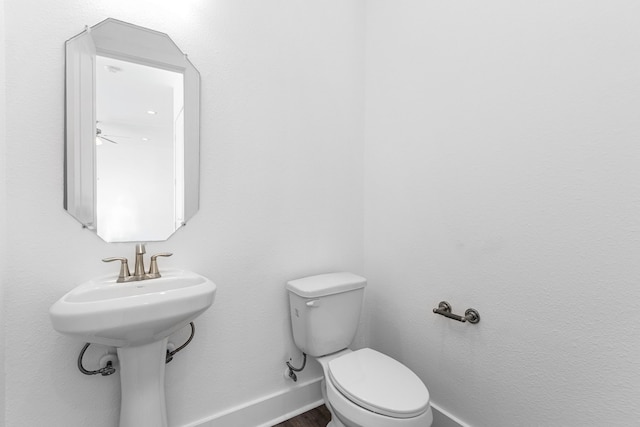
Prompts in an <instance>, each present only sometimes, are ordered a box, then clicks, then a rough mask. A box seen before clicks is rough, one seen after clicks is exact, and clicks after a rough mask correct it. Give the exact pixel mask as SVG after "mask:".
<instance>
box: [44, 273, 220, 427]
mask: <svg viewBox="0 0 640 427" xmlns="http://www.w3.org/2000/svg"><path fill="white" fill-rule="evenodd" d="M116 279H117V276H115V275H109V276H103V277H99V278H96V279H92V280H89V281H88V282H85V283H83V284H81V285H79V286H77V287H76V288H74V289H73V290H71V291H70V292H68V293H67V294H65V295H64V296H63V297H62V298H60V299H59V300H58V301H57V302H56V303H55V304H53V305H52V306H51V309H50V310H49V314H50V317H51V322H52V323H53V328H54V329H55V330H56V331H58V332H60V333H62V334H65V335H69V336H72V337H74V338H77V339H79V340H82V341H84V342H90V343H96V344H104V345H108V346H113V347H116V351H117V353H118V359H119V361H120V382H121V387H122V403H121V409H120V427H166V426H167V415H166V406H165V397H164V367H165V356H166V350H167V339H168V337H169V335H171V334H172V333H174V332H176V331H177V330H179V329H181V328H183V327H185V326H187V325H188V324H189V322H191V321H192V320H193V319H195V318H196V317H198V316H199V315H200V314H202V313H203V312H204V311H205V310H207V309H208V308H209V307H210V306H211V304H212V303H213V300H214V297H215V292H216V285H215V284H214V283H213V282H211V281H210V280H209V279H207V278H206V277H203V276H200V275H198V274H196V273H192V272H189V271H184V270H167V271H164V272H163V273H162V277H160V278H157V279H151V280H143V281H133V282H127V283H116Z"/></svg>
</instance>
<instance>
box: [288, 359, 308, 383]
mask: <svg viewBox="0 0 640 427" xmlns="http://www.w3.org/2000/svg"><path fill="white" fill-rule="evenodd" d="M302 355H303V356H304V359H303V360H302V366H301V367H299V368H294V367H293V366H292V365H291V363H289V362H285V363H286V364H287V368H289V373H288V375H289V378H291V379H292V380H293V381H294V382H296V381H298V376H297V375H296V372H300V371H302V370H303V369H304V367H305V366H306V364H307V353H304V352H303V353H302ZM289 360H291V359H289Z"/></svg>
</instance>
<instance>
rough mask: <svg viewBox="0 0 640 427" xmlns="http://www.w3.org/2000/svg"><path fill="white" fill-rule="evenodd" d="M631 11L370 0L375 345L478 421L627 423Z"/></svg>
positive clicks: (634, 193)
mask: <svg viewBox="0 0 640 427" xmlns="http://www.w3.org/2000/svg"><path fill="white" fill-rule="evenodd" d="M638 16H640V4H639V3H638V2H635V1H631V0H629V1H622V0H621V1H614V2H580V1H568V0H563V1H538V2H524V1H517V2H514V1H511V0H509V1H507V0H500V1H499V0H494V1H485V2H475V1H457V2H422V1H404V2H391V1H379V0H371V1H369V2H367V31H366V43H367V44H366V46H367V55H366V65H365V68H366V76H367V77H366V96H367V100H366V115H365V122H366V133H365V141H366V145H365V194H366V197H365V261H366V262H365V275H366V276H367V277H368V278H369V280H370V287H369V288H368V291H367V292H368V294H367V296H368V303H369V304H370V305H369V312H370V320H371V325H370V330H371V333H370V340H371V341H370V344H371V346H372V347H374V348H378V349H380V350H382V351H385V352H388V353H390V354H392V355H393V356H396V357H398V358H399V359H400V360H403V361H404V362H406V363H407V364H408V365H409V366H410V367H411V368H413V369H414V370H415V371H416V372H418V374H419V375H420V376H421V377H422V378H423V379H424V380H425V382H426V383H427V384H428V387H429V389H430V391H431V395H432V399H433V401H434V402H435V403H436V404H438V405H440V406H441V407H443V408H444V409H446V410H449V411H451V412H452V413H453V414H455V415H457V416H458V417H460V418H461V419H462V420H465V421H466V422H468V423H470V424H471V425H473V426H491V427H500V426H535V425H544V426H577V425H585V426H586V425H588V426H596V425H617V426H623V425H624V426H629V425H637V422H638V420H639V419H640V405H638V396H640V359H639V358H638V353H639V352H640V338H639V337H640V322H637V321H636V320H635V313H636V312H637V306H638V301H640V287H639V286H638V277H640V262H638V260H639V259H640V241H639V238H640V234H639V231H640V168H639V167H638V165H639V164H640V145H639V144H638V141H639V139H640V121H639V120H638V111H640V96H638V94H639V93H640V92H639V90H640V83H639V82H640V80H639V79H638V76H639V75H640V45H639V43H638V41H639V40H640V26H638V20H637V17H638ZM441 300H447V301H448V302H450V303H451V304H452V306H453V309H454V312H456V313H462V312H464V310H465V309H466V308H468V307H474V308H476V309H478V310H479V312H480V315H481V317H482V320H481V322H480V323H479V324H478V325H475V326H474V325H465V324H461V323H457V322H454V321H451V320H447V319H445V318H444V317H441V316H437V315H434V314H433V313H432V312H431V310H432V308H434V307H435V306H437V304H438V302H439V301H441Z"/></svg>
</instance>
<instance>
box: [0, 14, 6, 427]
mask: <svg viewBox="0 0 640 427" xmlns="http://www.w3.org/2000/svg"><path fill="white" fill-rule="evenodd" d="M4 50H5V31H4V2H2V3H0V201H2V203H0V383H1V385H0V425H4V395H5V386H4V384H5V378H4V347H5V342H4V286H5V266H6V238H7V227H6V214H7V204H6V203H5V201H6V184H5V181H6V176H5V166H6V157H7V155H6V151H7V150H6V141H5V140H6V132H5V125H6V120H5V111H6V107H5V105H6V104H5V97H6V96H5V87H6V85H5V80H6V79H5V53H4Z"/></svg>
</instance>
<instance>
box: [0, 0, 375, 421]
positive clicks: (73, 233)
mask: <svg viewBox="0 0 640 427" xmlns="http://www.w3.org/2000/svg"><path fill="white" fill-rule="evenodd" d="M109 16H111V17H114V18H118V19H121V20H124V21H129V22H132V23H135V24H138V25H142V26H148V27H151V28H154V29H156V30H159V31H163V32H166V33H168V34H170V35H171V36H172V37H173V39H174V40H175V41H176V43H177V44H178V46H180V47H181V48H182V49H183V50H184V51H185V52H187V53H188V54H189V58H190V60H191V61H192V62H193V63H194V64H195V65H196V67H198V69H199V70H200V73H201V74H202V158H201V165H202V172H201V184H202V185H201V203H200V206H201V208H200V212H199V213H198V214H197V215H196V216H195V217H194V218H193V220H192V221H190V223H189V224H188V225H187V227H185V228H184V229H182V230H180V231H179V232H178V233H176V234H175V235H174V236H173V237H172V238H171V239H170V240H169V241H167V242H165V243H157V244H152V245H149V246H148V248H147V251H148V252H150V253H153V252H160V251H171V252H174V254H175V255H174V256H173V257H172V258H169V259H166V260H163V261H164V262H163V263H162V264H163V265H164V266H165V267H184V268H188V269H192V270H194V271H197V272H200V273H202V274H204V275H206V276H209V277H210V278H211V279H213V280H214V281H215V282H216V283H217V284H218V294H217V299H216V301H215V303H214V306H213V308H212V309H211V310H209V311H208V312H207V313H205V314H204V315H203V316H202V317H201V318H200V319H199V320H198V321H197V322H196V326H197V334H196V337H195V340H194V341H193V343H192V344H191V345H190V346H189V347H188V348H187V349H186V350H185V351H183V352H182V353H180V354H179V355H178V356H177V357H176V358H175V360H174V361H173V362H172V363H171V364H170V365H169V366H168V369H167V378H166V382H167V398H168V412H169V421H170V425H172V426H180V425H185V424H186V423H188V422H191V421H196V420H198V419H200V418H203V417H207V416H210V415H212V414H215V413H217V412H219V411H223V410H225V409H228V408H230V407H232V406H234V405H237V404H241V403H244V402H248V401H250V400H252V399H255V398H258V397H260V396H263V395H266V394H271V393H274V392H277V391H278V390H283V389H286V388H288V387H290V383H288V382H286V381H285V379H284V378H283V371H284V365H283V363H284V361H285V360H286V358H287V357H288V355H289V354H290V352H292V354H294V355H295V356H296V357H298V355H299V353H297V352H296V353H293V349H294V346H293V343H292V339H291V336H290V326H289V317H288V305H287V296H286V293H285V291H284V283H285V281H286V280H289V279H292V278H297V277H300V276H304V275H308V274H316V273H320V272H326V271H334V270H351V271H354V272H361V270H362V235H363V231H362V228H363V225H362V208H363V202H362V197H361V196H362V191H363V190H362V185H363V178H362V177H363V171H362V139H363V127H362V122H363V113H362V105H363V89H364V82H363V80H362V74H363V70H362V67H363V65H364V55H363V49H362V47H363V36H364V28H363V4H362V2H360V1H348V2H345V1H341V0H333V1H322V2H296V1H284V0H281V1H270V2H260V1H237V0H234V1H215V2H213V1H212V2H209V1H196V0H185V1H182V2H169V1H166V2H165V1H163V2H158V1H157V0H154V1H151V0H144V1H142V0H141V1H136V2H131V1H125V0H111V1H108V2H107V1H98V0H92V1H85V0H83V1H80V0H75V1H65V2H45V1H42V0H8V1H6V2H5V20H6V27H5V30H4V31H6V38H7V40H6V41H7V46H6V61H7V64H6V65H7V70H6V79H7V85H6V86H7V90H6V105H7V107H8V108H7V135H8V144H7V148H6V155H7V166H8V173H7V195H6V197H3V198H2V206H3V207H4V206H11V209H10V210H9V211H8V224H10V225H9V226H7V229H6V235H7V239H8V246H9V247H10V248H11V252H10V253H9V259H8V267H7V268H6V275H7V278H8V281H7V286H6V289H5V291H6V299H7V303H6V304H5V307H4V308H5V310H6V316H5V324H4V329H5V337H6V346H5V349H6V355H5V357H6V363H7V366H8V369H7V375H6V426H7V427H17V426H26V425H30V426H38V425H52V426H81V425H91V426H92V427H102V426H104V427H106V426H113V425H115V424H116V420H117V416H118V414H117V410H118V401H119V392H118V390H119V382H118V381H119V380H118V377H117V375H116V376H112V377H108V378H102V377H87V376H83V375H81V374H80V373H79V372H78V370H77V368H76V366H75V364H76V357H77V355H78V352H79V350H80V348H81V346H82V343H80V342H77V341H74V340H73V339H70V338H66V337H63V336H61V335H59V334H57V333H56V332H55V331H53V329H52V328H51V326H50V322H49V318H48V309H49V306H50V305H51V304H52V303H53V302H54V301H55V300H56V299H57V298H59V297H60V296H61V295H62V294H63V293H64V292H66V291H68V290H69V289H71V288H72V287H73V286H75V285H76V284H78V283H80V282H82V281H84V280H87V279H89V278H91V277H93V276H96V275H100V274H106V273H109V272H112V271H113V272H115V271H114V270H113V266H112V265H110V264H103V263H102V262H100V259H101V258H104V257H107V256H114V255H125V256H132V255H133V249H134V248H133V245H129V244H107V243H104V242H102V241H101V240H100V239H98V238H97V237H96V236H95V235H94V234H92V233H91V232H89V231H87V230H83V229H82V228H81V226H80V224H78V223H77V222H76V221H75V220H74V219H73V218H72V217H71V216H69V215H68V214H67V213H66V212H65V211H64V210H63V208H62V195H63V178H62V177H63V135H64V133H63V123H64V120H63V117H64V111H63V107H64V104H63V100H64V90H63V89H64V87H63V81H64V51H63V44H64V41H65V40H66V39H67V38H69V37H71V36H73V35H75V34H76V33H78V32H80V31H81V30H82V29H83V28H84V25H87V24H88V25H93V24H95V23H97V22H99V21H101V20H102V19H104V18H106V17H109ZM3 57H4V56H3ZM0 76H1V75H0ZM3 105H4V103H3ZM1 183H2V181H0V184H1ZM0 188H1V187H0ZM4 232H5V230H4V228H3V233H4ZM0 237H1V236H0ZM183 339H186V337H185V336H184V335H183V336H180V337H178V338H177V339H176V341H180V340H183ZM100 354H101V352H100V349H98V348H95V349H90V350H89V352H88V354H87V365H88V367H92V366H93V367H95V363H96V362H97V358H98V356H99V355H100ZM92 364H93V365H92ZM314 368H315V369H314ZM318 373H319V371H318V369H317V366H315V367H314V366H313V365H312V366H311V367H310V368H309V370H308V371H307V372H306V373H305V375H301V380H304V379H305V378H312V377H313V376H314V375H317V374H318Z"/></svg>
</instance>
